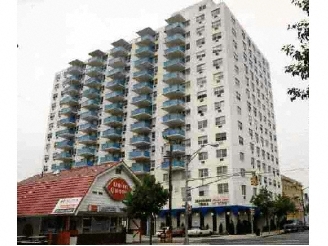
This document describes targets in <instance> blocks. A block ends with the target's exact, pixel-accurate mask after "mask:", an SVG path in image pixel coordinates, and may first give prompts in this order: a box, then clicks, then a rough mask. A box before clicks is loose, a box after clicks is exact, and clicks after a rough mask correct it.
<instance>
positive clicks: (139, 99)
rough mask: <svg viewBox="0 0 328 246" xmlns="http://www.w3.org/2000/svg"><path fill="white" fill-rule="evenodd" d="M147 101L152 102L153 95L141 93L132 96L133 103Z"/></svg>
mask: <svg viewBox="0 0 328 246" xmlns="http://www.w3.org/2000/svg"><path fill="white" fill-rule="evenodd" d="M139 102H147V103H150V104H151V97H150V96H149V95H141V96H138V97H133V98H132V103H139Z"/></svg>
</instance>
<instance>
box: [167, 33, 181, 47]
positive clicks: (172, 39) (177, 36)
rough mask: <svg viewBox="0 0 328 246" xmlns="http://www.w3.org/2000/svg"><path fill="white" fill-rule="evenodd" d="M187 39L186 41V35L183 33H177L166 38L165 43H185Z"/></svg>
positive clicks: (176, 44)
mask: <svg viewBox="0 0 328 246" xmlns="http://www.w3.org/2000/svg"><path fill="white" fill-rule="evenodd" d="M185 41H186V40H185V37H184V36H183V35H181V34H175V35H172V36H168V37H166V38H165V44H166V46H167V47H173V46H178V45H184V44H185Z"/></svg>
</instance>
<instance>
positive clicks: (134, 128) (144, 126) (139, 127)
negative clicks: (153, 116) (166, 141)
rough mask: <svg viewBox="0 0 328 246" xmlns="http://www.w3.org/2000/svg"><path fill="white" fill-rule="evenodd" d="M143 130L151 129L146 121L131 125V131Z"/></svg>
mask: <svg viewBox="0 0 328 246" xmlns="http://www.w3.org/2000/svg"><path fill="white" fill-rule="evenodd" d="M141 128H151V124H150V123H149V122H146V121H140V122H137V123H134V124H132V125H131V130H132V131H133V130H136V129H141Z"/></svg>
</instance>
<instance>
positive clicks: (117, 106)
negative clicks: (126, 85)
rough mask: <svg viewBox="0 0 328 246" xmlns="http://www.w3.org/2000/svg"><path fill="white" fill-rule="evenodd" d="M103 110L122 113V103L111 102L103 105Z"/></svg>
mask: <svg viewBox="0 0 328 246" xmlns="http://www.w3.org/2000/svg"><path fill="white" fill-rule="evenodd" d="M104 110H105V112H106V113H110V114H112V115H122V114H123V103H111V104H107V105H105V109H104Z"/></svg>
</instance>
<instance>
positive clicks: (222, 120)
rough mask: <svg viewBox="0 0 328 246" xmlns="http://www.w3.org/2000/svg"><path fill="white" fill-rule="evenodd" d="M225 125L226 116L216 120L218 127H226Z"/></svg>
mask: <svg viewBox="0 0 328 246" xmlns="http://www.w3.org/2000/svg"><path fill="white" fill-rule="evenodd" d="M225 123H226V121H225V116H220V117H217V118H215V125H216V126H221V125H224V124H225Z"/></svg>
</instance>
